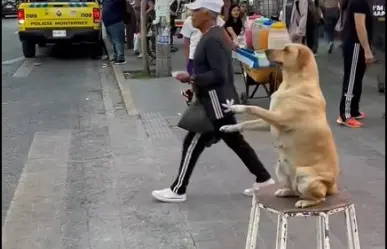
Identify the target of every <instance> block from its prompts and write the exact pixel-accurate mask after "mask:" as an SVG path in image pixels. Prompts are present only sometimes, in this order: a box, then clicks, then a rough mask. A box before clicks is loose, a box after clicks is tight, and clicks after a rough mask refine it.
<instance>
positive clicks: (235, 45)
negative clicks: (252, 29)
mask: <svg viewBox="0 0 387 249" xmlns="http://www.w3.org/2000/svg"><path fill="white" fill-rule="evenodd" d="M231 46H232V50H234V51H235V50H237V49H238V48H239V45H238V44H236V43H233V44H232V45H231Z"/></svg>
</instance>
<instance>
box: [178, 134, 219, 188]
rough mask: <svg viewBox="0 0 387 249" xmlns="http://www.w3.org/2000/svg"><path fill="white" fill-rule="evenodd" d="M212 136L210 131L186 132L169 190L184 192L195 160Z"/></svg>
mask: <svg viewBox="0 0 387 249" xmlns="http://www.w3.org/2000/svg"><path fill="white" fill-rule="evenodd" d="M212 137H213V134H212V133H206V134H200V133H194V132H189V133H188V134H187V136H186V137H185V139H184V143H183V151H182V156H181V161H180V168H179V173H178V175H177V177H176V180H175V181H174V182H173V184H172V186H171V190H172V191H173V192H174V193H176V194H180V195H181V194H185V192H186V189H187V185H188V183H189V179H190V177H191V174H192V171H193V169H194V167H195V165H196V162H197V160H198V159H199V156H200V155H201V154H202V152H203V151H204V148H205V147H206V145H207V143H208V141H209V140H210V139H211V138H212Z"/></svg>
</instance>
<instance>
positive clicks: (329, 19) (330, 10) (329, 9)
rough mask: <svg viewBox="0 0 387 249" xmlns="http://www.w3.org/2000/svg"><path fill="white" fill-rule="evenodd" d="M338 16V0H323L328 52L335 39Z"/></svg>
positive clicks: (332, 46) (331, 49)
mask: <svg viewBox="0 0 387 249" xmlns="http://www.w3.org/2000/svg"><path fill="white" fill-rule="evenodd" d="M339 18H340V9H339V0H325V3H324V31H325V35H326V37H327V40H328V53H330V54H331V53H332V51H333V48H334V41H335V27H336V24H337V22H338V21H339Z"/></svg>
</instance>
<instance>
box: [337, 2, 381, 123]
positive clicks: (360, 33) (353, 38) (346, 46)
mask: <svg viewBox="0 0 387 249" xmlns="http://www.w3.org/2000/svg"><path fill="white" fill-rule="evenodd" d="M342 8H343V10H342V11H343V12H344V13H345V14H344V17H345V18H344V19H343V20H344V24H343V25H344V26H343V30H342V38H343V57H344V77H343V89H342V95H341V101H340V108H339V111H340V115H339V117H338V119H337V123H338V124H340V125H344V126H347V127H351V128H359V127H362V126H363V123H362V122H360V121H359V120H361V119H364V118H365V114H364V113H363V112H360V109H359V103H360V97H361V93H362V87H363V77H364V74H365V71H366V68H367V64H369V63H372V62H373V61H374V56H373V54H372V51H371V47H370V44H371V39H372V10H371V7H370V5H369V4H368V2H367V0H346V1H344V3H343V5H342Z"/></svg>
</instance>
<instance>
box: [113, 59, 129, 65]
mask: <svg viewBox="0 0 387 249" xmlns="http://www.w3.org/2000/svg"><path fill="white" fill-rule="evenodd" d="M125 63H126V60H116V61H115V62H114V65H123V64H125Z"/></svg>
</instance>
